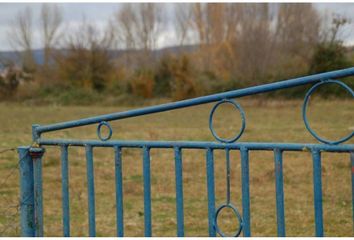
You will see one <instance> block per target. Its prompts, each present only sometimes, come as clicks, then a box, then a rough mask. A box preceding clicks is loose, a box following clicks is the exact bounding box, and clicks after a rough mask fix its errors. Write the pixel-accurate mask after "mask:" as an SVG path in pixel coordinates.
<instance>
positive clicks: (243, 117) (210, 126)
mask: <svg viewBox="0 0 354 240" xmlns="http://www.w3.org/2000/svg"><path fill="white" fill-rule="evenodd" d="M223 103H230V104H232V105H233V106H234V107H235V108H236V109H237V110H239V111H240V114H241V120H242V126H241V129H240V132H239V133H238V135H236V136H235V137H233V138H231V139H224V138H221V137H219V136H218V135H217V134H216V132H215V130H214V127H213V117H214V113H215V110H216V109H217V108H218V106H219V105H221V104H223ZM245 128H246V117H245V112H244V111H243V109H242V107H241V106H240V105H239V104H238V103H237V102H236V101H234V100H229V99H224V100H221V101H220V102H218V103H217V104H215V105H214V107H213V108H212V110H211V112H210V116H209V129H210V131H211V133H212V134H213V136H214V137H215V138H216V139H217V140H218V141H219V142H223V143H232V142H235V141H236V140H237V139H239V138H240V137H241V135H242V134H243V132H244V131H245Z"/></svg>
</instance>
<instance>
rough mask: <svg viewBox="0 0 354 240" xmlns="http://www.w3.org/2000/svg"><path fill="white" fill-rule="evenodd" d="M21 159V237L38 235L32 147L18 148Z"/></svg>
mask: <svg viewBox="0 0 354 240" xmlns="http://www.w3.org/2000/svg"><path fill="white" fill-rule="evenodd" d="M17 150H18V154H19V158H20V203H21V204H20V206H21V236H22V237H34V236H35V235H36V229H35V226H36V225H35V223H34V192H33V189H34V183H33V162H32V157H31V156H30V152H29V151H30V147H18V148H17Z"/></svg>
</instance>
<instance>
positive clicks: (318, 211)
mask: <svg viewBox="0 0 354 240" xmlns="http://www.w3.org/2000/svg"><path fill="white" fill-rule="evenodd" d="M312 158H313V188H314V190H313V191H314V206H315V224H316V236H317V237H323V209H322V176H321V174H322V170H321V153H320V151H319V150H313V151H312Z"/></svg>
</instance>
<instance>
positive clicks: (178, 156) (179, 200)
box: [175, 147, 184, 237]
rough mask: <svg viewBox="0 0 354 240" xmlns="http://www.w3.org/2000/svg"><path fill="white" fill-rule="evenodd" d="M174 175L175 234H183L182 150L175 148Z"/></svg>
mask: <svg viewBox="0 0 354 240" xmlns="http://www.w3.org/2000/svg"><path fill="white" fill-rule="evenodd" d="M175 175H176V211H177V236H178V237H183V236H184V213H183V211H184V210H183V163H182V151H181V149H180V148H178V147H176V148H175Z"/></svg>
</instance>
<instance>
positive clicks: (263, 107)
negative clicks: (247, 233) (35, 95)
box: [0, 99, 354, 236]
mask: <svg viewBox="0 0 354 240" xmlns="http://www.w3.org/2000/svg"><path fill="white" fill-rule="evenodd" d="M240 102H241V104H242V106H243V108H244V110H245V112H246V118H247V127H246V131H245V133H244V135H243V136H242V138H241V139H240V141H262V142H316V141H315V140H314V139H313V137H312V136H311V135H310V134H309V133H308V132H307V131H306V130H305V127H304V124H303V122H302V119H301V111H300V110H301V104H302V102H300V101H284V102H277V101H272V102H262V103H261V104H255V103H254V102H251V101H249V100H247V99H245V100H242V101H240ZM211 106H212V105H204V106H199V107H193V108H190V109H185V110H177V111H172V112H167V113H161V114H155V115H150V116H145V117H140V118H135V119H129V120H122V121H118V122H114V123H112V126H113V128H114V134H113V138H114V139H143V140H209V141H213V137H212V135H211V133H210V131H209V130H208V116H209V111H210V109H211ZM0 109H1V114H0V126H1V131H0V139H2V142H1V143H0V148H1V149H6V148H9V147H15V146H19V145H28V144H30V143H31V124H32V123H39V124H48V123H54V122H59V121H65V120H72V119H78V118H82V117H88V116H92V115H97V114H103V113H109V112H116V111H121V110H124V109H123V108H116V107H99V106H98V107H60V106H41V107H34V106H31V107H28V106H22V105H14V104H6V105H5V104H2V105H0ZM125 109H126V108H125ZM310 110H311V114H310V115H309V117H310V120H311V125H312V126H314V128H315V130H317V131H318V132H320V133H321V134H322V135H324V136H325V137H328V138H338V137H339V136H343V135H344V134H348V133H349V132H350V131H353V125H352V124H353V119H354V118H353V112H354V111H353V102H350V101H349V100H348V101H337V100H336V101H324V100H316V101H314V103H313V104H312V105H311V107H310ZM216 117H217V119H216V122H215V127H216V129H217V131H218V133H220V135H222V136H228V137H230V135H229V133H230V132H234V131H236V129H237V128H238V127H239V125H240V122H239V117H238V115H237V112H236V113H233V110H232V109H231V108H229V107H227V106H223V107H221V108H220V109H219V110H218V112H217V116H216ZM45 137H48V138H49V137H61V138H79V139H97V136H96V126H89V127H81V128H78V129H73V130H70V131H60V132H57V133H54V134H47V135H45ZM349 143H353V140H351V141H349ZM151 157H152V160H151V171H152V181H151V182H152V220H153V227H152V228H153V235H154V236H174V235H175V234H176V217H175V215H176V210H175V180H174V155H173V150H156V149H153V150H152V152H151ZM231 158H232V159H231V164H232V165H231V166H232V170H231V178H232V194H231V197H232V202H233V203H234V205H235V206H236V207H237V208H238V209H239V210H240V212H241V214H242V207H241V178H240V172H241V169H240V156H239V152H238V151H232V153H231ZM113 159H114V158H113V150H111V149H99V148H95V149H94V167H95V190H96V227H97V235H98V236H114V235H115V232H116V230H115V192H114V189H115V188H114V160H113ZM0 161H1V164H0V174H1V176H7V175H8V174H9V173H10V171H11V170H12V169H14V168H15V167H16V164H17V155H16V153H15V152H6V153H3V154H1V155H0ZM69 164H70V165H69V167H70V170H69V171H70V211H71V216H70V217H71V233H72V235H73V236H86V235H87V233H88V221H87V215H88V214H87V186H86V167H85V152H84V149H82V148H77V147H71V148H69ZM350 169H351V167H350V161H349V154H337V153H324V154H323V172H322V176H323V198H324V202H323V206H324V222H325V225H324V228H325V234H326V235H327V236H353V218H352V209H351V208H352V206H351V205H352V204H351V201H352V200H351V191H352V186H351V174H350V173H351V170H350ZM3 178H4V177H3ZM183 181H184V206H185V233H186V235H187V236H206V235H207V234H208V219H207V196H206V169H205V151H202V150H183ZM215 181H216V202H217V205H219V204H221V203H223V202H224V201H225V189H226V188H225V187H226V185H225V153H224V152H223V151H220V150H217V151H215ZM18 182H19V180H18V170H16V169H15V171H14V173H13V174H12V175H10V177H9V178H8V179H7V181H6V182H5V183H4V184H2V185H1V189H0V196H1V197H0V213H1V215H0V232H2V234H3V235H4V236H16V235H19V229H18V221H19V218H18V215H17V214H16V211H15V209H14V208H8V206H9V204H10V205H13V204H15V205H16V203H17V199H18V196H19V195H18V194H19V185H18ZM123 184H124V207H125V208H124V221H125V222H124V224H125V229H124V230H125V234H126V235H127V236H143V233H144V225H143V224H144V211H143V177H142V157H141V151H140V150H139V149H124V150H123ZM43 187H44V190H43V192H44V223H45V227H44V231H45V235H47V236H60V235H61V234H62V222H61V221H62V220H61V174H60V152H59V149H58V148H55V147H48V148H47V151H46V153H45V156H44V159H43ZM250 191H251V225H252V226H251V231H252V235H253V236H275V235H276V209H275V182H274V160H273V153H272V152H263V151H262V152H251V153H250ZM284 191H285V214H286V227H287V229H286V231H287V235H289V236H312V235H313V234H314V217H313V186H312V161H311V155H310V154H309V153H307V152H303V153H293V152H286V153H285V154H284ZM11 214H14V215H13V216H11ZM223 219H224V220H223V221H222V225H223V227H224V228H225V229H226V231H232V230H233V224H234V222H235V221H234V219H232V218H230V217H229V215H228V214H225V215H224V218H223ZM3 229H4V231H3Z"/></svg>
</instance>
